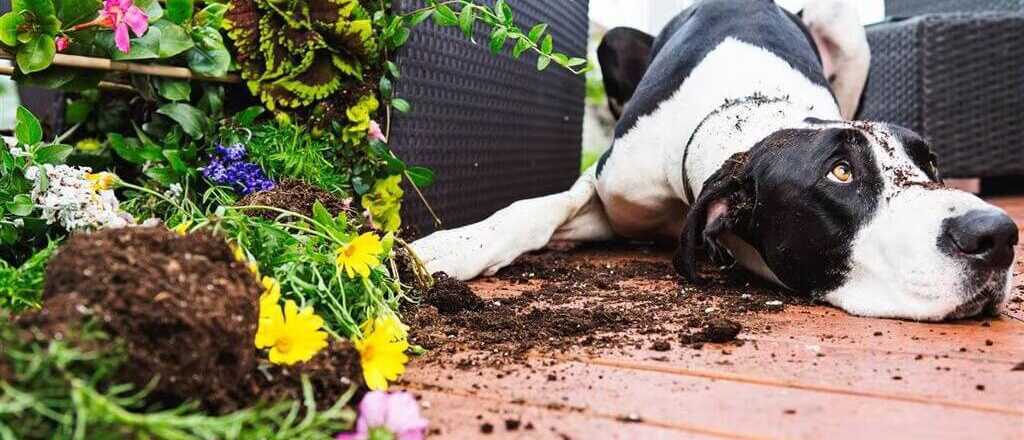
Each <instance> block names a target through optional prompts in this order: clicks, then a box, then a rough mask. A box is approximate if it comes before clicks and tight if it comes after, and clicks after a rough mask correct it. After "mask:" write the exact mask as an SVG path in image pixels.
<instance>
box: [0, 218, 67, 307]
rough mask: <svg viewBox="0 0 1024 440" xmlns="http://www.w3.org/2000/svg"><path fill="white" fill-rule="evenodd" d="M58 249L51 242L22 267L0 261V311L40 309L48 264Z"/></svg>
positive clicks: (54, 243)
mask: <svg viewBox="0 0 1024 440" xmlns="http://www.w3.org/2000/svg"><path fill="white" fill-rule="evenodd" d="M29 202H30V203H31V200H30V201H29ZM56 249H57V242H50V244H49V245H48V246H46V247H45V248H43V249H42V250H40V251H39V252H36V253H35V255H33V256H32V257H30V258H29V259H28V261H26V262H24V263H23V264H22V265H21V266H20V267H12V266H11V265H10V264H8V263H7V262H5V261H3V260H0V309H5V310H8V311H10V312H13V313H19V312H22V311H24V310H26V309H33V308H38V307H39V305H40V301H41V300H42V296H43V275H44V272H45V270H46V263H47V262H48V261H49V260H50V257H52V256H53V253H54V251H55V250H56Z"/></svg>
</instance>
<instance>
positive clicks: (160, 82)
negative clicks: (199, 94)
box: [153, 78, 192, 101]
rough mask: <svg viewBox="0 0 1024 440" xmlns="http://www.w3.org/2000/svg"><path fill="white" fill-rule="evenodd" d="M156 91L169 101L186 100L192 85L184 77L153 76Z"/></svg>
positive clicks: (190, 93) (190, 92)
mask: <svg viewBox="0 0 1024 440" xmlns="http://www.w3.org/2000/svg"><path fill="white" fill-rule="evenodd" d="M153 82H155V83H156V91H157V93H159V94H160V96H163V97H164V98H166V99H167V100H169V101H188V100H189V97H190V96H191V95H192V85H191V84H189V82H188V80H185V79H174V78H154V79H153Z"/></svg>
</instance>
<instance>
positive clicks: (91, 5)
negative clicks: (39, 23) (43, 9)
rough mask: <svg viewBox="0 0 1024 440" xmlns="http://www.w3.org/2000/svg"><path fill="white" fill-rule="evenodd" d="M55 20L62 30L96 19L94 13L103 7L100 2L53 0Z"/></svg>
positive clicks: (96, 0)
mask: <svg viewBox="0 0 1024 440" xmlns="http://www.w3.org/2000/svg"><path fill="white" fill-rule="evenodd" d="M53 6H54V7H55V9H56V10H57V19H59V20H60V22H61V24H62V25H63V27H64V28H70V27H72V26H74V25H76V24H80V23H84V22H86V21H89V20H92V19H93V18H96V11H97V10H99V9H100V8H101V7H102V6H103V2H102V1H100V0H54V2H53Z"/></svg>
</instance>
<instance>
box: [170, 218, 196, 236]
mask: <svg viewBox="0 0 1024 440" xmlns="http://www.w3.org/2000/svg"><path fill="white" fill-rule="evenodd" d="M191 227H192V220H188V221H184V222H181V223H179V224H178V226H175V227H174V229H173V231H174V233H176V234H178V235H180V236H182V237H184V236H185V235H187V234H188V228H191Z"/></svg>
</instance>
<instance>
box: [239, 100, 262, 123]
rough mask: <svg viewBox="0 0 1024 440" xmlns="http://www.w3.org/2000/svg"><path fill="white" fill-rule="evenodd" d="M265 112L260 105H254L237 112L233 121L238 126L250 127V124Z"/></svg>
mask: <svg viewBox="0 0 1024 440" xmlns="http://www.w3.org/2000/svg"><path fill="white" fill-rule="evenodd" d="M265 111H266V109H264V108H263V106H262V105H254V106H252V107H248V108H246V109H245V110H242V111H240V112H238V114H237V115H235V120H237V121H238V124H239V125H241V126H243V127H247V126H250V125H252V123H253V122H255V121H256V118H258V117H259V116H260V115H261V114H263V112H265Z"/></svg>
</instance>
